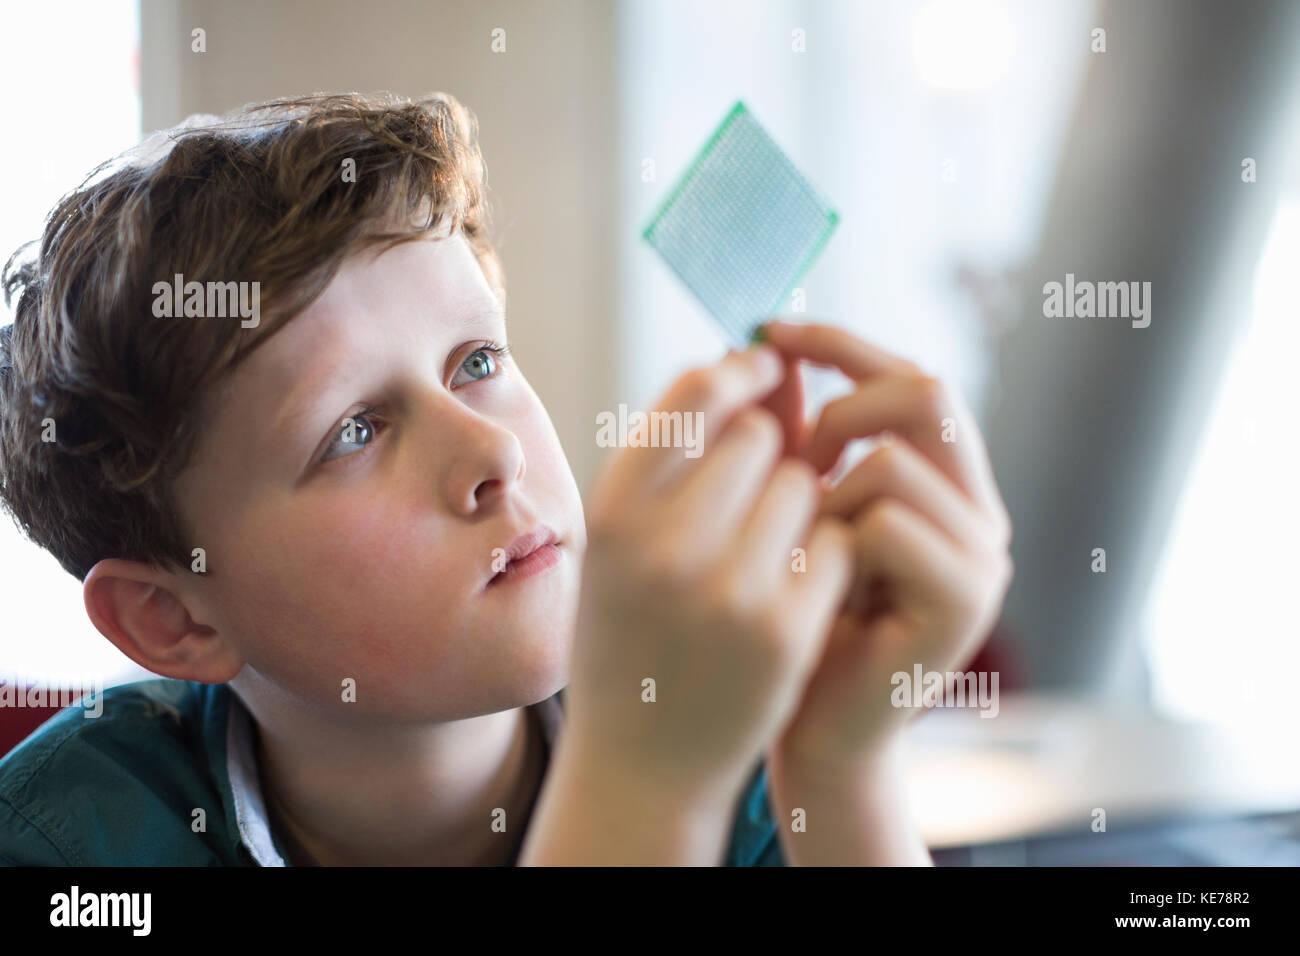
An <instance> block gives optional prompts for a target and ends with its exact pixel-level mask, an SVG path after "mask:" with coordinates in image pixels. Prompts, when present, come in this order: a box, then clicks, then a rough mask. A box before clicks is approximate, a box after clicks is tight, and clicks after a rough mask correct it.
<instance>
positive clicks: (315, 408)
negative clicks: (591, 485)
mask: <svg viewBox="0 0 1300 956" xmlns="http://www.w3.org/2000/svg"><path fill="white" fill-rule="evenodd" d="M196 321H220V320H213V319H207V320H202V319H200V320H196ZM506 341H507V339H506V328H505V321H504V318H503V317H502V316H501V314H500V312H499V307H498V305H497V300H496V298H495V297H494V295H493V294H492V292H491V290H490V288H489V286H488V284H487V281H486V279H485V278H484V276H483V273H482V271H481V269H480V268H479V265H478V262H477V260H476V259H475V257H474V254H473V252H472V251H471V250H470V247H469V245H468V244H467V242H466V241H465V239H464V236H463V235H462V234H461V233H460V232H459V231H457V232H455V233H453V234H452V235H451V236H449V237H445V238H437V239H421V240H417V241H413V242H408V243H403V244H401V245H398V246H395V247H394V248H392V249H390V250H388V251H387V252H383V253H382V254H380V255H378V256H376V255H375V254H374V252H373V251H365V252H362V253H361V254H360V255H358V256H355V257H352V258H351V259H349V260H348V261H347V262H346V263H345V264H344V266H343V268H342V269H341V270H340V272H339V273H338V275H337V276H336V277H335V278H334V280H333V282H332V283H331V284H330V286H329V287H328V288H327V289H326V291H325V293H324V294H323V295H322V296H321V297H320V298H318V299H317V300H316V301H315V302H314V303H313V304H312V305H311V307H310V308H308V309H307V310H306V311H304V312H303V313H302V314H301V315H299V316H298V317H296V318H295V319H293V320H292V321H291V322H289V324H288V325H287V326H286V327H285V328H283V329H282V330H281V331H279V332H278V333H276V334H275V335H274V336H273V337H272V338H271V339H270V340H269V341H267V342H266V343H264V344H263V345H261V346H260V347H259V348H258V349H257V350H255V351H254V352H253V354H252V355H251V356H250V357H249V359H248V360H247V361H246V362H244V363H243V364H242V365H241V366H239V367H238V368H237V369H236V370H235V372H234V373H233V374H232V375H231V376H230V377H229V379H228V381H227V382H226V384H225V385H224V387H223V388H222V389H220V391H219V393H217V394H215V395H214V396H212V397H211V398H210V400H209V401H208V403H207V406H206V408H207V409H208V412H207V414H208V416H209V417H208V419H207V421H208V422H209V423H210V426H208V427H206V430H205V432H204V434H203V439H202V446H201V448H200V449H199V453H198V455H197V456H196V458H195V460H194V462H193V463H192V464H191V465H190V467H189V468H188V469H187V470H186V472H185V474H184V475H183V477H182V480H181V481H180V483H179V485H178V488H177V491H178V496H179V500H180V501H181V502H182V504H181V509H182V511H183V514H184V518H185V519H186V520H187V521H188V522H189V525H190V527H192V528H194V529H195V532H196V539H195V541H194V543H193V546H194V547H196V548H197V547H201V548H204V549H205V551H206V561H207V570H208V571H209V572H210V576H209V577H203V578H200V577H199V576H197V575H194V576H193V579H192V581H190V582H189V586H188V587H187V591H188V593H189V594H190V595H192V596H193V598H194V600H193V603H194V605H195V606H194V607H192V608H191V611H192V613H193V615H194V617H195V619H196V620H197V621H198V623H200V624H207V625H210V626H211V627H213V628H215V629H216V631H217V633H218V635H219V636H220V638H221V639H222V640H224V641H225V642H226V644H227V645H229V646H230V647H232V648H233V649H234V650H235V652H236V653H237V655H238V656H239V658H240V659H242V660H243V661H244V662H245V669H244V671H243V672H242V673H241V678H240V680H241V681H243V680H244V678H245V677H250V678H253V677H255V676H256V677H260V678H262V679H265V680H266V681H269V682H270V683H271V684H274V685H276V687H277V688H278V689H279V691H280V692H283V693H288V694H291V695H293V696H294V697H297V698H299V699H301V700H305V701H308V702H313V703H319V704H328V705H334V704H337V703H339V702H340V700H341V695H342V690H343V681H344V680H345V679H346V678H353V679H354V680H355V681H356V703H354V704H350V706H351V707H352V708H354V710H353V711H352V713H358V712H360V713H364V714H366V715H371V716H376V717H383V718H389V719H398V720H412V721H414V720H447V719H456V718H460V717H469V716H475V715H478V714H483V713H489V712H494V711H499V710H505V709H507V708H511V707H517V706H520V705H522V704H525V703H530V702H532V701H534V700H539V699H542V698H543V697H546V696H548V695H550V694H552V693H554V692H555V691H557V690H558V689H560V688H561V687H563V686H564V685H565V684H566V683H567V681H568V660H569V653H570V649H571V640H572V632H573V625H574V615H575V612H576V608H577V595H578V584H579V570H580V566H581V558H582V554H583V552H584V550H585V547H586V531H585V526H584V521H583V514H582V503H581V499H580V497H579V494H578V489H577V486H576V484H575V482H574V478H573V474H572V471H571V470H570V468H569V466H568V462H567V461H566V459H565V457H564V453H563V451H562V449H561V447H560V443H559V439H558V438H557V436H556V433H555V429H554V427H553V426H552V424H551V421H550V418H549V417H548V416H547V413H546V410H545V409H544V408H543V407H542V404H541V402H540V401H539V400H538V398H537V396H536V394H534V392H533V390H532V388H531V387H530V386H529V384H528V382H527V381H526V380H525V379H524V376H523V374H522V373H521V372H520V370H519V368H518V366H516V365H515V363H514V360H513V358H511V357H509V356H497V355H495V354H494V353H492V352H491V351H484V350H483V347H484V346H485V345H486V344H488V343H493V342H494V343H495V344H497V345H504V344H505V343H506ZM367 406H375V407H376V408H377V410H376V411H374V412H373V413H369V414H364V415H363V414H362V412H363V410H364V409H365V408H366V407H367ZM345 418H351V419H352V421H353V427H352V429H351V432H350V433H346V432H345V424H344V422H343V420H344V419H345ZM349 438H350V439H351V440H350V441H349V440H347V439H349ZM539 525H546V526H549V527H550V528H551V529H552V530H553V531H554V532H555V534H556V535H557V536H558V542H559V560H558V563H556V564H555V565H554V566H553V567H551V568H550V569H549V570H546V571H544V572H542V573H540V574H536V575H533V576H531V577H517V578H514V579H511V580H499V581H497V582H495V583H493V584H492V586H490V587H485V586H486V585H487V583H488V581H489V579H490V578H491V577H492V576H493V574H494V572H495V570H496V568H494V567H493V559H494V554H493V551H494V549H497V548H501V549H504V548H506V547H508V546H509V545H510V543H511V542H512V541H513V540H514V539H515V538H517V537H518V536H519V535H521V534H524V533H527V532H531V531H533V530H534V529H535V528H537V527H538V526H539ZM499 566H500V565H499V563H498V565H497V567H499ZM248 668H252V669H253V670H254V671H255V672H256V675H250V674H249V672H248ZM237 683H238V682H237ZM242 686H244V685H243V684H241V687H242Z"/></svg>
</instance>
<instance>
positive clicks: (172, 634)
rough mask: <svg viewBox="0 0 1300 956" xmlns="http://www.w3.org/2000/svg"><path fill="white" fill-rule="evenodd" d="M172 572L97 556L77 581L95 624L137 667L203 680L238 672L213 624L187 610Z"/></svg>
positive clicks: (219, 679)
mask: <svg viewBox="0 0 1300 956" xmlns="http://www.w3.org/2000/svg"><path fill="white" fill-rule="evenodd" d="M179 592H180V588H179V587H178V582H177V581H176V580H175V576H174V575H172V574H169V573H168V572H166V571H162V570H159V569H158V568H156V567H154V566H153V565H149V564H145V563H143V562H140V561H124V560H120V559H117V558H109V559H106V560H103V561H100V562H99V563H98V564H96V565H95V566H94V567H93V568H91V569H90V573H89V574H88V575H86V580H85V582H84V584H83V585H82V597H83V599H84V600H85V604H86V614H87V615H88V616H89V617H90V622H91V623H92V624H94V625H95V629H96V630H98V631H99V633H101V634H103V635H104V636H105V637H106V638H108V639H109V640H110V641H112V642H113V644H114V646H116V647H117V649H118V650H120V651H121V652H122V653H123V654H125V655H126V656H127V657H129V658H131V660H133V661H135V662H136V663H137V664H139V665H140V666H141V667H144V668H147V669H148V670H151V671H153V672H154V673H155V674H161V675H163V676H164V677H173V678H176V679H177V680H194V681H200V682H202V683H205V684H220V683H224V682H226V681H228V680H230V679H231V678H232V677H234V676H235V675H236V674H238V673H239V670H240V668H241V667H242V666H243V661H242V660H240V659H239V656H238V655H237V654H236V653H235V651H234V649H233V648H232V647H230V646H229V644H228V643H227V642H226V641H225V640H223V639H222V637H221V635H220V634H218V633H217V631H216V629H214V628H212V627H209V626H208V625H206V624H200V623H198V622H196V621H195V620H194V618H193V617H192V616H191V615H190V612H189V609H188V608H187V607H186V605H185V602H184V601H183V600H182V599H181V598H179V597H178V596H177V595H178V593H179Z"/></svg>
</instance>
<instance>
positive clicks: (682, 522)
mask: <svg viewBox="0 0 1300 956" xmlns="http://www.w3.org/2000/svg"><path fill="white" fill-rule="evenodd" d="M780 454H781V426H780V424H778V422H777V420H776V418H775V416H773V415H772V413H771V412H768V411H766V410H764V409H761V408H757V407H752V408H747V409H744V410H743V411H741V412H740V413H739V414H737V415H736V416H734V417H733V419H732V420H731V422H729V423H728V425H727V428H726V430H725V431H724V432H723V434H722V435H721V436H720V437H719V438H717V439H715V440H714V441H713V444H712V447H710V449H709V451H708V454H706V455H705V456H704V457H703V458H702V459H701V461H700V464H699V467H698V468H697V469H696V470H695V471H694V472H692V473H691V474H690V475H688V476H687V477H686V478H685V479H684V480H683V481H681V482H680V483H678V484H677V485H675V486H674V487H673V489H672V490H671V491H670V492H669V493H668V494H667V498H666V501H665V506H666V507H665V513H667V514H670V515H672V516H673V524H674V527H673V528H671V529H660V530H664V531H665V533H667V534H670V535H673V536H676V537H677V538H678V539H679V540H684V541H689V542H690V545H691V547H690V552H691V553H690V556H689V557H687V558H685V560H687V561H688V562H689V563H692V564H694V565H696V566H702V565H704V564H707V563H709V562H711V561H712V560H713V559H714V557H715V556H716V555H717V553H718V551H719V549H721V548H723V547H725V546H727V545H733V544H734V541H735V538H736V531H737V528H738V527H739V526H740V525H741V524H742V523H743V522H744V520H745V518H746V516H747V515H748V514H749V513H750V511H751V510H752V508H753V507H754V502H755V500H756V499H758V497H759V495H760V494H761V493H762V492H763V489H764V487H765V486H766V485H767V484H768V479H769V476H770V475H771V474H772V466H773V465H775V464H776V461H777V459H778V458H779V457H780ZM809 470H810V471H811V469H809Z"/></svg>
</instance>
